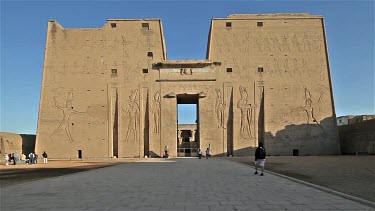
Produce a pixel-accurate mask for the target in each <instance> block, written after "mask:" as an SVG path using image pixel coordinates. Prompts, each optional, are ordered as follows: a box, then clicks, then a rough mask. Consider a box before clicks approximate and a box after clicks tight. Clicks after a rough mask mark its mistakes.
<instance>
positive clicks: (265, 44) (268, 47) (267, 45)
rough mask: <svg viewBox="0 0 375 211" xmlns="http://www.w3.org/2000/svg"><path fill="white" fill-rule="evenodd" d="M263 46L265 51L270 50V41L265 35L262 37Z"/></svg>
mask: <svg viewBox="0 0 375 211" xmlns="http://www.w3.org/2000/svg"><path fill="white" fill-rule="evenodd" d="M263 46H264V49H265V50H266V51H269V52H271V43H270V41H269V40H268V38H267V37H265V38H264V39H263Z"/></svg>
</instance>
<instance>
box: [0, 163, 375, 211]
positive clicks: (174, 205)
mask: <svg viewBox="0 0 375 211" xmlns="http://www.w3.org/2000/svg"><path fill="white" fill-rule="evenodd" d="M253 172H254V170H253V169H252V168H250V167H248V166H246V165H243V164H239V163H235V162H232V161H228V160H224V159H209V160H206V159H202V160H199V159H196V158H194V159H147V160H143V161H142V160H141V161H140V162H133V163H123V164H118V165H115V166H110V167H106V168H100V169H95V170H91V171H86V172H80V173H76V174H70V175H65V176H61V177H54V178H48V179H43V180H38V181H32V182H28V183H24V184H19V185H13V186H8V187H5V188H2V189H1V192H0V193H1V210H215V211H216V210H374V209H372V208H371V207H367V206H365V205H362V204H359V203H356V202H354V201H350V200H348V199H344V198H341V197H339V196H336V195H333V194H329V193H326V192H323V191H320V190H317V189H314V188H311V187H308V186H305V185H302V184H300V183H295V182H292V181H290V180H287V179H283V178H281V177H278V176H274V175H272V174H266V175H265V176H264V177H261V176H259V175H253Z"/></svg>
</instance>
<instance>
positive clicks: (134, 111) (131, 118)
mask: <svg viewBox="0 0 375 211" xmlns="http://www.w3.org/2000/svg"><path fill="white" fill-rule="evenodd" d="M137 94H138V90H137V89H135V90H133V91H132V92H131V94H130V95H129V103H128V105H127V107H126V109H125V110H124V109H122V112H123V113H124V115H125V117H126V119H127V120H128V128H127V132H126V137H125V140H124V141H129V136H132V137H133V140H134V141H135V140H137V132H138V130H137V128H138V127H137V125H138V119H139V115H140V111H139V105H138V103H137V101H136V100H137Z"/></svg>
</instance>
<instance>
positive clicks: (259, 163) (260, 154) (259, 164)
mask: <svg viewBox="0 0 375 211" xmlns="http://www.w3.org/2000/svg"><path fill="white" fill-rule="evenodd" d="M266 154H267V153H266V149H265V148H264V147H263V143H259V146H258V148H257V149H256V150H255V173H254V174H258V168H260V169H261V173H260V176H263V175H264V174H263V171H264V164H265V162H266Z"/></svg>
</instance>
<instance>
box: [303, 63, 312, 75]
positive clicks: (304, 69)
mask: <svg viewBox="0 0 375 211" xmlns="http://www.w3.org/2000/svg"><path fill="white" fill-rule="evenodd" d="M302 70H303V71H304V72H307V74H308V75H309V77H310V76H311V73H310V71H311V70H310V68H309V65H308V64H307V61H306V60H305V59H304V58H302Z"/></svg>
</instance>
